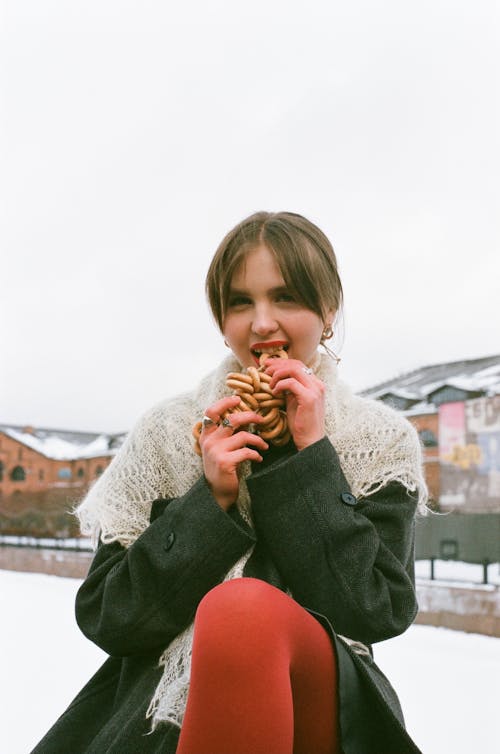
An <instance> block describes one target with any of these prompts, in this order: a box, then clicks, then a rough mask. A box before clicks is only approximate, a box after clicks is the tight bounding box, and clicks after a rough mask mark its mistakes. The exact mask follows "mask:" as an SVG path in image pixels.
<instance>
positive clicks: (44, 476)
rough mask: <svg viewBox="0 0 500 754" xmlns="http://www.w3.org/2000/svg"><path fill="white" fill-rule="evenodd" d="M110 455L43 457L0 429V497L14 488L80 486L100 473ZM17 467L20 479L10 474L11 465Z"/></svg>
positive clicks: (17, 490) (36, 489)
mask: <svg viewBox="0 0 500 754" xmlns="http://www.w3.org/2000/svg"><path fill="white" fill-rule="evenodd" d="M111 460H112V457H110V456H100V457H97V458H85V459H83V460H76V461H58V460H54V459H52V458H46V457H45V456H43V455H42V454H41V453H38V452H37V451H36V450H33V449H32V448H29V447H27V446H26V445H23V443H20V442H19V441H18V440H14V439H13V438H12V437H9V436H8V435H5V434H4V433H3V432H0V463H1V464H2V467H0V468H2V473H1V477H2V478H1V480H0V492H1V495H2V497H5V496H9V495H12V494H13V493H16V492H29V493H31V492H43V491H45V490H47V489H51V488H54V487H62V488H65V487H66V488H72V487H75V488H84V487H86V486H87V485H88V484H89V483H90V482H91V481H93V480H94V479H95V478H96V477H97V476H99V472H100V473H102V472H103V471H104V469H105V468H106V466H108V465H109V463H110V462H111ZM16 467H21V468H22V469H23V470H24V472H25V479H24V480H13V479H12V478H11V475H12V472H13V470H14V468H16Z"/></svg>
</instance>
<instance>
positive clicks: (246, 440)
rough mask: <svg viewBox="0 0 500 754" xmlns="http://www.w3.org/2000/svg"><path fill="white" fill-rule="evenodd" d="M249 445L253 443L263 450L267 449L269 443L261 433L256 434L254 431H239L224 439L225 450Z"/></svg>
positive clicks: (230, 450)
mask: <svg viewBox="0 0 500 754" xmlns="http://www.w3.org/2000/svg"><path fill="white" fill-rule="evenodd" d="M248 445H253V446H255V447H257V448H262V450H267V449H268V447H269V445H268V443H267V442H266V441H265V440H264V438H263V437H261V436H260V435H254V434H253V432H245V431H243V430H242V431H241V432H237V433H236V434H234V435H230V436H229V437H227V438H226V439H225V440H224V446H223V447H224V450H227V451H229V452H232V451H234V450H237V449H238V448H243V447H245V446H248Z"/></svg>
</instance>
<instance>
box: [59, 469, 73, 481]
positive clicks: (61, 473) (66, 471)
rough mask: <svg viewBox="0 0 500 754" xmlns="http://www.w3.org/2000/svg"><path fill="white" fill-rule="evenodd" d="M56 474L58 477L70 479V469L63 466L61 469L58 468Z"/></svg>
mask: <svg viewBox="0 0 500 754" xmlns="http://www.w3.org/2000/svg"><path fill="white" fill-rule="evenodd" d="M57 476H58V478H59V479H71V469H69V468H68V467H66V466H65V467H64V468H63V469H59V471H58V472H57Z"/></svg>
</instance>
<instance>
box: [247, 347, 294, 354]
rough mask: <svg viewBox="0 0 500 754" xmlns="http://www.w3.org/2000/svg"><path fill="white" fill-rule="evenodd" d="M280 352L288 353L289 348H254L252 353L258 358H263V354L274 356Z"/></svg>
mask: <svg viewBox="0 0 500 754" xmlns="http://www.w3.org/2000/svg"><path fill="white" fill-rule="evenodd" d="M279 351H288V346H287V345H286V346H270V347H269V348H252V353H254V354H255V355H256V356H261V355H262V354H263V353H266V354H268V355H269V356H272V355H273V354H275V353H278V352H279Z"/></svg>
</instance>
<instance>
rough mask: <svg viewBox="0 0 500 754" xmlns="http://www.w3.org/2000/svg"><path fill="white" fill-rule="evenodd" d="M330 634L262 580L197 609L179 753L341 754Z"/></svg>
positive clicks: (215, 594) (222, 590) (223, 590)
mask: <svg viewBox="0 0 500 754" xmlns="http://www.w3.org/2000/svg"><path fill="white" fill-rule="evenodd" d="M336 670H337V669H336V661H335V654H334V651H333V648H332V643H331V640H330V638H329V636H328V634H327V632H326V631H325V629H324V628H323V627H322V626H321V625H320V624H319V623H318V622H317V621H316V620H315V619H314V618H313V617H312V616H311V615H309V613H308V612H307V611H306V610H304V609H303V608H302V607H300V605H298V604H297V603H296V602H294V601H293V600H292V599H291V598H290V597H288V596H287V595H286V594H284V593H283V592H281V591H280V590H279V589H276V588H275V587H273V586H270V585H269V584H267V583H266V582H265V581H260V580H259V579H251V578H243V579H234V580H232V581H226V582H224V583H223V584H220V585H219V586H217V587H215V589H212V590H211V591H210V592H209V593H208V594H207V595H205V597H204V598H203V600H202V601H201V602H200V605H199V607H198V611H197V613H196V618H195V631H194V643H193V660H192V671H191V684H190V690H189V697H188V703H187V708H186V714H185V717H184V723H183V726H182V731H181V735H180V739H179V745H178V748H177V754H292V753H293V754H338V752H339V751H340V745H339V742H338V722H337V672H336Z"/></svg>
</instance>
